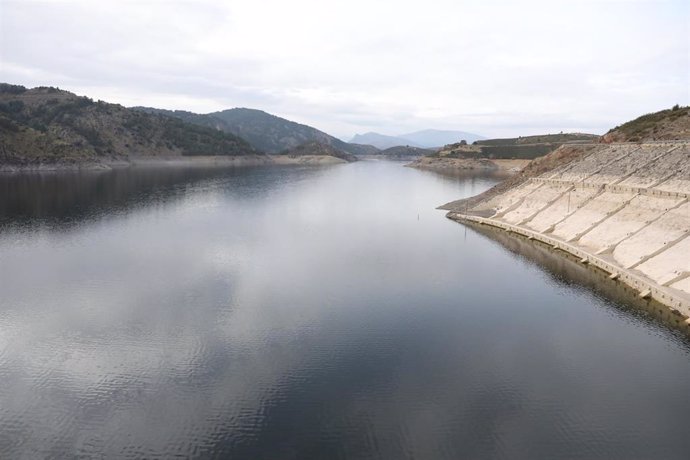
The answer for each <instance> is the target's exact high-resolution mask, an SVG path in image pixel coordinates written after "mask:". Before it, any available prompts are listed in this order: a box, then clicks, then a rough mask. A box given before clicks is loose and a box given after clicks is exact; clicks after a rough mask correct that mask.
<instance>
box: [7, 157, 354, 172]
mask: <svg viewBox="0 0 690 460" xmlns="http://www.w3.org/2000/svg"><path fill="white" fill-rule="evenodd" d="M342 163H346V161H345V160H342V159H340V158H336V157H331V156H327V155H299V156H292V155H261V154H256V155H237V156H229V155H228V156H220V155H218V156H166V157H129V158H123V159H107V160H103V161H87V162H54V163H36V164H27V165H14V164H0V173H8V174H12V173H22V172H60V171H109V170H112V169H121V168H129V167H203V168H213V167H237V168H241V167H250V166H290V165H304V166H325V165H334V164H342Z"/></svg>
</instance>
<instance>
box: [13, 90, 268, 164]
mask: <svg viewBox="0 0 690 460" xmlns="http://www.w3.org/2000/svg"><path fill="white" fill-rule="evenodd" d="M255 153H257V152H256V151H255V150H254V149H253V148H252V147H251V146H250V145H249V144H248V143H247V142H245V141H244V140H242V139H240V138H239V137H237V136H235V135H233V134H229V133H223V132H220V131H218V130H215V129H211V128H209V127H204V126H197V125H195V124H191V123H185V122H184V121H182V120H178V119H175V118H170V117H165V116H159V115H154V114H147V113H142V112H140V111H136V110H132V109H128V108H125V107H123V106H121V105H117V104H109V103H107V102H103V101H98V102H95V101H93V100H91V99H89V98H88V97H80V96H77V95H76V94H73V93H70V92H67V91H62V90H59V89H57V88H50V87H39V88H33V89H27V88H25V87H23V86H19V85H10V84H6V83H0V163H5V164H14V165H32V164H38V163H77V162H99V161H102V160H107V159H118V160H119V159H126V158H127V157H129V156H166V157H167V156H175V155H186V156H191V155H246V154H255Z"/></svg>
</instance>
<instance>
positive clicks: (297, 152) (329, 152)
mask: <svg viewBox="0 0 690 460" xmlns="http://www.w3.org/2000/svg"><path fill="white" fill-rule="evenodd" d="M281 155H287V156H291V157H300V156H326V157H334V158H339V159H341V160H344V161H347V162H348V163H352V162H354V161H357V157H356V156H354V155H353V154H351V153H347V152H345V151H343V150H340V149H337V148H335V147H333V146H332V145H329V144H322V143H320V142H307V143H305V144H302V145H298V146H297V147H294V148H291V149H289V150H285V151H283V152H281Z"/></svg>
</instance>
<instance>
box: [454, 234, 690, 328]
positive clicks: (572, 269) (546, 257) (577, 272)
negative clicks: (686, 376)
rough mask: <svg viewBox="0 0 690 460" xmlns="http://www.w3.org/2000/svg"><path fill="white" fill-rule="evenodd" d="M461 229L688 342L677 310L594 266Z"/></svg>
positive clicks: (525, 241)
mask: <svg viewBox="0 0 690 460" xmlns="http://www.w3.org/2000/svg"><path fill="white" fill-rule="evenodd" d="M463 224H464V225H466V226H467V227H469V228H471V229H472V230H473V231H475V232H477V233H478V234H480V235H482V236H484V237H486V238H489V239H491V240H492V241H495V242H497V243H498V244H500V245H502V246H503V247H505V248H506V249H507V250H509V251H511V252H513V253H515V254H518V255H520V256H521V257H524V258H526V259H527V260H529V261H531V262H533V263H535V264H536V265H538V266H539V268H540V269H542V270H545V271H546V272H547V273H550V274H554V275H557V276H559V277H560V276H563V275H565V276H566V277H567V278H568V280H570V281H574V282H576V283H578V284H581V285H583V286H584V287H585V288H587V289H590V290H592V291H594V292H596V293H598V294H602V295H603V296H605V297H606V298H607V299H609V300H611V301H613V302H616V303H617V304H618V305H616V308H620V309H625V310H628V309H629V310H631V312H641V313H643V314H644V315H645V316H646V317H648V318H650V319H652V320H656V321H659V322H661V323H663V325H665V326H667V327H669V328H671V329H673V330H674V331H677V332H680V333H682V334H683V335H684V336H685V337H686V338H688V339H690V324H689V323H688V322H687V321H684V320H683V317H682V316H681V315H679V314H678V312H677V310H674V309H672V308H669V307H667V306H666V305H665V304H663V303H661V302H658V301H657V300H656V299H654V298H651V297H649V298H642V297H640V296H639V295H637V293H638V291H637V290H636V289H635V288H632V287H630V286H629V285H628V284H627V283H625V282H624V281H623V280H621V279H620V278H616V279H613V278H612V277H611V274H610V273H609V272H607V271H606V270H603V269H601V268H599V267H597V266H596V265H590V264H584V263H582V262H581V259H580V258H579V257H577V256H575V255H573V254H572V253H570V252H565V251H562V250H560V249H556V248H554V247H553V246H552V245H550V244H546V243H544V242H542V241H540V240H537V239H530V238H529V237H526V236H524V235H522V234H519V233H510V232H507V231H505V230H503V229H500V228H497V227H494V226H492V225H487V224H480V223H475V222H470V221H466V222H463Z"/></svg>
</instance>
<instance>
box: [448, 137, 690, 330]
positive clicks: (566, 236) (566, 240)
mask: <svg viewBox="0 0 690 460" xmlns="http://www.w3.org/2000/svg"><path fill="white" fill-rule="evenodd" d="M689 199H690V144H689V143H688V142H659V143H648V144H597V145H595V146H588V147H587V149H586V154H584V155H583V156H582V157H580V158H578V159H576V160H574V161H571V162H569V163H567V164H565V165H562V166H560V167H557V168H555V169H553V170H551V171H548V172H546V173H543V174H541V175H539V176H536V177H531V178H528V179H526V180H525V181H523V182H522V183H521V184H519V185H517V186H515V187H512V188H510V189H508V190H506V191H503V193H500V194H497V195H494V196H490V197H488V198H487V199H485V200H483V201H481V202H479V203H476V202H475V203H472V206H471V207H469V206H468V208H467V209H462V208H461V207H460V208H456V209H454V210H452V211H451V212H449V213H448V217H449V218H451V219H454V220H457V221H470V222H474V223H477V224H484V225H491V226H493V227H497V228H501V229H503V230H506V231H508V232H512V233H516V234H520V235H523V236H525V237H527V238H529V239H535V240H538V241H542V242H544V243H546V244H548V245H551V246H552V247H554V248H557V249H559V250H562V251H565V252H568V253H570V254H573V255H575V256H577V257H579V258H580V259H581V260H582V262H583V263H586V264H590V265H592V266H595V267H598V268H600V269H602V270H605V271H606V272H608V273H610V276H611V278H612V279H618V280H619V281H620V282H622V283H625V284H627V285H629V286H632V287H633V288H635V289H636V291H637V294H638V295H639V296H640V297H642V298H650V299H654V300H656V301H658V302H659V303H661V304H664V305H666V306H668V307H669V308H670V309H671V310H672V311H673V312H674V313H675V314H676V315H677V316H678V317H679V320H680V321H681V323H683V324H684V325H685V327H690V320H688V317H690V201H689Z"/></svg>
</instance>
